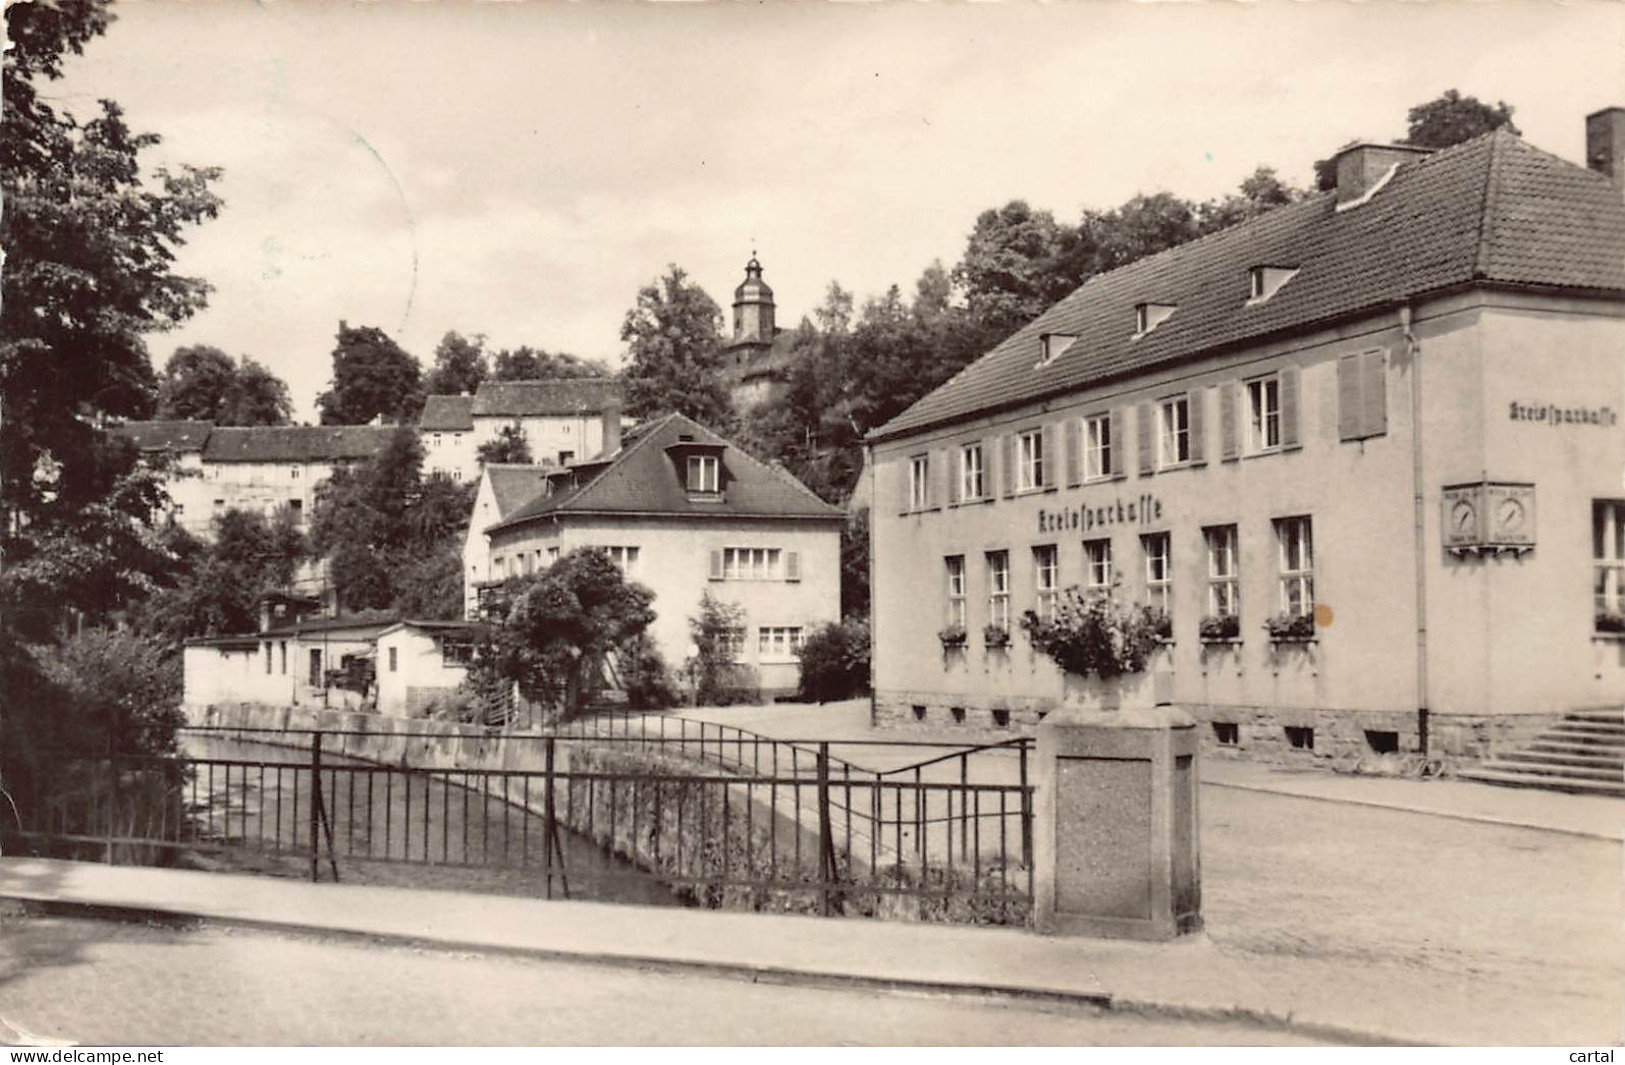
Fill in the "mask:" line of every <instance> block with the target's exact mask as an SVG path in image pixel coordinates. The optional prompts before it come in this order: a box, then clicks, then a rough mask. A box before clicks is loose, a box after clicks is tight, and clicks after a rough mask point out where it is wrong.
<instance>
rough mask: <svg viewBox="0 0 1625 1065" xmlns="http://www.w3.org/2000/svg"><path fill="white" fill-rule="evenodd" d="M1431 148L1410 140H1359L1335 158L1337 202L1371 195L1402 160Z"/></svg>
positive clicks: (1349, 201)
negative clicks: (1410, 143) (1398, 141)
mask: <svg viewBox="0 0 1625 1065" xmlns="http://www.w3.org/2000/svg"><path fill="white" fill-rule="evenodd" d="M1430 151H1431V149H1428V148H1413V147H1411V146H1410V145H1408V144H1372V143H1370V142H1365V141H1361V142H1356V143H1354V144H1351V145H1349V146H1348V147H1346V148H1344V149H1342V150H1341V151H1339V152H1338V153H1337V155H1335V156H1334V157H1333V158H1334V159H1335V160H1336V161H1337V202H1338V203H1340V204H1342V203H1352V202H1354V201H1355V200H1358V199H1361V198H1363V197H1366V196H1369V195H1371V194H1372V193H1374V192H1376V191H1377V189H1378V187H1380V185H1381V184H1382V183H1383V181H1384V180H1385V179H1386V178H1387V176H1388V173H1389V171H1391V170H1392V169H1393V168H1394V167H1395V166H1396V165H1398V164H1400V163H1409V162H1411V161H1412V160H1415V159H1420V158H1422V157H1423V156H1424V155H1427V154H1429V153H1430Z"/></svg>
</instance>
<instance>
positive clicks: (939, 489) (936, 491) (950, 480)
mask: <svg viewBox="0 0 1625 1065" xmlns="http://www.w3.org/2000/svg"><path fill="white" fill-rule="evenodd" d="M951 454H952V452H951V451H949V450H948V449H946V448H944V449H942V450H941V451H938V452H937V453H936V454H934V455H932V456H931V461H932V463H933V464H934V465H935V466H936V471H935V472H936V475H937V480H938V481H940V482H941V483H940V484H934V485H932V486H931V493H930V495H931V498H930V499H929V500H927V505H928V506H932V507H937V508H939V509H940V508H941V507H942V505H943V503H944V502H945V501H947V500H949V499H950V498H952V496H953V491H954V469H953V463H952V462H950V461H948V458H949V456H950V455H951Z"/></svg>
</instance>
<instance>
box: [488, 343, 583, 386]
mask: <svg viewBox="0 0 1625 1065" xmlns="http://www.w3.org/2000/svg"><path fill="white" fill-rule="evenodd" d="M608 376H610V373H609V369H608V368H607V367H605V366H604V364H603V363H601V362H595V361H594V360H592V359H583V358H581V357H580V356H577V355H570V354H567V353H566V352H562V351H560V352H551V351H543V350H542V349H540V348H532V347H518V348H514V349H513V350H512V351H509V350H508V349H506V348H504V349H503V350H501V351H499V352H497V354H496V359H495V362H494V365H493V368H492V371H491V380H493V381H567V380H574V379H576V378H581V377H608Z"/></svg>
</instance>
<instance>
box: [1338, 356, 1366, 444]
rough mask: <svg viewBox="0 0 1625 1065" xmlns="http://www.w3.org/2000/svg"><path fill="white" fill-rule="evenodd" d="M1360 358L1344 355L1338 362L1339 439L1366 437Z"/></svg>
mask: <svg viewBox="0 0 1625 1065" xmlns="http://www.w3.org/2000/svg"><path fill="white" fill-rule="evenodd" d="M1360 369H1361V367H1360V356H1358V355H1344V356H1341V357H1340V358H1339V359H1338V360H1337V438H1338V439H1339V440H1360V439H1363V438H1364V437H1365V432H1364V430H1365V413H1364V407H1365V404H1364V403H1362V402H1361V399H1360V389H1361V387H1362V385H1363V384H1364V382H1363V381H1362V380H1361V377H1362V374H1361V373H1360Z"/></svg>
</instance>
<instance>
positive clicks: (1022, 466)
mask: <svg viewBox="0 0 1625 1065" xmlns="http://www.w3.org/2000/svg"><path fill="white" fill-rule="evenodd" d="M1042 487H1044V430H1042V429H1029V430H1027V431H1026V432H1024V433H1018V434H1017V435H1016V491H1018V492H1034V491H1037V490H1038V489H1040V488H1042Z"/></svg>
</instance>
